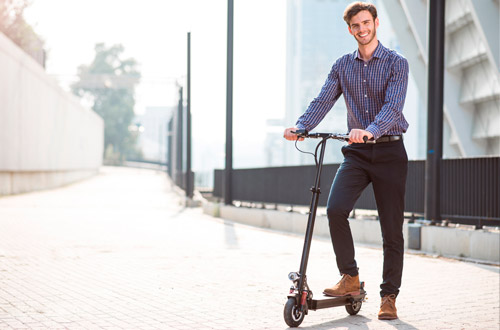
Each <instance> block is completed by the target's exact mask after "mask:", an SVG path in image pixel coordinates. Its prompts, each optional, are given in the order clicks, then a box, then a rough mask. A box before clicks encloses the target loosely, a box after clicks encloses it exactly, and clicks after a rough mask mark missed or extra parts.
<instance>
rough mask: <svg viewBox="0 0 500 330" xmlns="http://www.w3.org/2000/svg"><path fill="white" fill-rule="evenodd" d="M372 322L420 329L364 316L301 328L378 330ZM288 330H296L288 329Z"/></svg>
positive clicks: (400, 322) (397, 327) (315, 329)
mask: <svg viewBox="0 0 500 330" xmlns="http://www.w3.org/2000/svg"><path fill="white" fill-rule="evenodd" d="M370 322H384V323H387V325H389V326H392V327H394V329H398V330H418V328H415V327H414V326H412V325H411V324H408V323H406V322H404V321H402V320H401V319H397V320H393V321H378V320H372V319H369V318H367V317H365V316H362V315H356V316H346V317H344V318H342V319H338V320H333V321H330V322H325V323H321V324H315V325H311V326H308V327H300V329H314V330H319V329H325V330H326V329H336V328H339V327H341V328H347V329H356V330H358V329H359V330H364V329H367V330H368V329H370V328H372V329H376V328H377V327H376V326H373V325H372V326H371V327H369V326H368V323H370ZM346 323H352V324H346ZM288 329H294V328H288Z"/></svg>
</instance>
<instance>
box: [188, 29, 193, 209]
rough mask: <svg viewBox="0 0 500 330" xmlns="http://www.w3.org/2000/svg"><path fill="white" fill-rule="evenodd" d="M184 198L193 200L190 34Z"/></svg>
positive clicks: (189, 38) (189, 35)
mask: <svg viewBox="0 0 500 330" xmlns="http://www.w3.org/2000/svg"><path fill="white" fill-rule="evenodd" d="M186 112H187V113H186V197H187V198H189V199H192V198H193V188H194V182H193V177H192V175H191V32H188V34H187V109H186Z"/></svg>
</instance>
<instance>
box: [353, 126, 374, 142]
mask: <svg viewBox="0 0 500 330" xmlns="http://www.w3.org/2000/svg"><path fill="white" fill-rule="evenodd" d="M363 136H367V137H368V140H370V139H371V138H373V134H372V133H370V132H368V131H365V130H364V129H352V130H351V131H350V132H349V144H351V143H364V142H365V141H363Z"/></svg>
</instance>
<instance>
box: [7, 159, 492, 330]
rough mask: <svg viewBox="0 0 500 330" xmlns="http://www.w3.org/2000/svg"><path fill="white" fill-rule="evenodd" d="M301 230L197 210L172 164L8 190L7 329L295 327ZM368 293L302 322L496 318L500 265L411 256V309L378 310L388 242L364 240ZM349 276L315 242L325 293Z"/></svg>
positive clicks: (311, 276) (445, 325)
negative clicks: (341, 275) (286, 316)
mask: <svg viewBox="0 0 500 330" xmlns="http://www.w3.org/2000/svg"><path fill="white" fill-rule="evenodd" d="M302 244H303V238H302V237H301V236H298V235H290V234H284V233H279V232H273V231H266V230H262V229H258V228H253V227H249V226H244V225H240V224H236V223H233V222H230V221H224V220H220V219H216V218H212V217H210V216H207V215H204V214H202V211H201V209H200V208H193V209H185V208H183V207H182V206H181V204H180V202H179V197H178V196H177V195H176V194H174V192H173V191H172V190H171V189H170V186H169V183H168V181H167V180H166V178H165V176H164V174H163V173H158V172H155V171H152V170H140V169H128V168H110V167H104V168H103V169H102V170H101V174H100V175H98V176H96V177H94V178H92V179H90V180H87V181H84V182H81V183H78V184H73V185H70V186H67V187H63V188H59V189H55V190H51V191H43V192H36V193H30V194H24V195H17V196H10V197H2V198H0V329H10V328H13V329H47V328H49V329H98V328H108V329H111V328H126V329H186V330H187V329H231V330H237V329H286V328H287V326H286V324H285V322H284V321H283V316H282V314H283V305H284V303H285V301H286V295H287V293H288V289H289V287H290V281H289V280H288V279H287V274H288V273H289V272H290V271H297V270H298V266H299V263H300V253H301V251H302ZM356 253H357V257H356V258H357V260H358V264H359V266H360V274H361V280H363V281H365V282H366V290H367V292H368V300H367V301H366V302H365V303H364V304H363V307H362V308H361V311H360V313H359V314H358V315H357V316H349V315H348V314H347V313H346V311H345V309H344V308H342V307H337V308H332V309H326V310H320V311H316V312H314V311H311V312H310V313H309V315H308V316H306V318H305V320H304V322H303V323H302V325H301V327H300V328H302V329H334V328H335V329H337V328H339V329H498V328H499V326H500V316H499V314H500V307H499V305H500V298H499V296H500V293H499V288H500V275H499V268H498V267H492V266H485V265H478V264H473V263H466V262H460V261H456V260H448V259H442V258H431V257H423V256H417V255H406V256H405V269H404V275H403V286H402V288H401V294H400V295H399V297H398V301H397V306H398V311H399V316H400V319H399V320H395V321H379V320H377V317H376V315H377V312H378V306H379V303H380V298H379V296H378V285H379V283H380V281H381V268H382V252H381V250H380V249H376V248H370V247H361V246H358V247H357V250H356ZM337 280H338V276H337V270H336V266H335V258H334V254H333V250H332V247H331V243H330V242H329V241H328V240H324V239H317V240H314V241H313V243H312V249H311V257H310V262H309V267H308V281H309V284H310V286H311V289H312V290H313V292H314V293H315V294H316V295H320V294H321V291H322V289H323V288H325V287H327V286H331V285H332V284H334V282H336V281H337Z"/></svg>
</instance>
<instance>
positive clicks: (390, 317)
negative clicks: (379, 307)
mask: <svg viewBox="0 0 500 330" xmlns="http://www.w3.org/2000/svg"><path fill="white" fill-rule="evenodd" d="M397 318H398V317H397V316H379V317H378V319H379V320H386V321H387V320H396V319H397Z"/></svg>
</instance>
